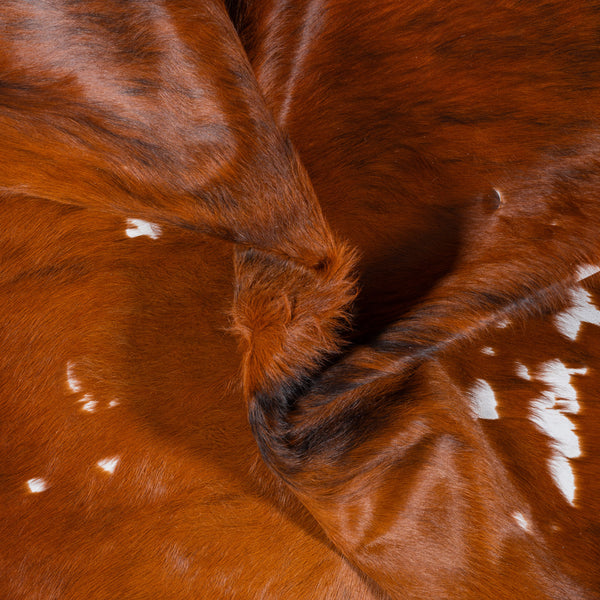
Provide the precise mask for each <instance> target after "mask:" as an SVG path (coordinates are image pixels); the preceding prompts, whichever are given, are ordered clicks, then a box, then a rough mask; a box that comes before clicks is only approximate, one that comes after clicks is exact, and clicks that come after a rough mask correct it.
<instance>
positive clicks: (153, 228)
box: [125, 219, 161, 240]
mask: <svg viewBox="0 0 600 600" xmlns="http://www.w3.org/2000/svg"><path fill="white" fill-rule="evenodd" d="M127 225H128V226H129V227H127V229H125V233H126V234H127V236H128V237H130V238H134V237H139V236H141V235H147V236H148V237H150V238H152V239H153V240H157V239H158V238H159V237H160V234H161V228H160V226H159V225H156V223H149V222H148V221H143V220H142V219H127Z"/></svg>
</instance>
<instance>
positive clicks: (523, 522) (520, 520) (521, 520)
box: [512, 512, 531, 531]
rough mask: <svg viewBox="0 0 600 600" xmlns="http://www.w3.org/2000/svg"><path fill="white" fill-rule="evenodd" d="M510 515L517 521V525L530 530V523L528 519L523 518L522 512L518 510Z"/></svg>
mask: <svg viewBox="0 0 600 600" xmlns="http://www.w3.org/2000/svg"><path fill="white" fill-rule="evenodd" d="M512 517H513V519H514V520H515V521H516V522H517V524H518V525H519V527H520V528H521V529H524V530H525V531H531V525H530V523H529V521H528V520H527V519H526V518H525V516H524V515H523V513H520V512H516V513H513V514H512Z"/></svg>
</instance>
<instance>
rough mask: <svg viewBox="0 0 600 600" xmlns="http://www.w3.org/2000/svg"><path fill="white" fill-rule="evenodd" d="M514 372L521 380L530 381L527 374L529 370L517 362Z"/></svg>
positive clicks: (529, 375) (529, 376)
mask: <svg viewBox="0 0 600 600" xmlns="http://www.w3.org/2000/svg"><path fill="white" fill-rule="evenodd" d="M516 370H517V375H518V376H519V377H520V378H521V379H527V381H531V374H530V373H529V369H528V368H527V367H526V366H525V365H524V364H523V363H520V362H518V363H517V369H516Z"/></svg>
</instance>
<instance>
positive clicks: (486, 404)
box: [469, 379, 499, 419]
mask: <svg viewBox="0 0 600 600" xmlns="http://www.w3.org/2000/svg"><path fill="white" fill-rule="evenodd" d="M469 395H470V396H471V400H472V402H473V411H474V413H475V416H476V417H478V418H479V419H498V418H499V417H498V411H497V410H496V407H497V406H498V403H497V401H496V394H495V393H494V390H493V389H492V388H491V386H490V384H489V383H488V382H487V381H485V379H478V380H477V381H476V382H475V383H474V384H473V387H472V388H471V389H470V390H469Z"/></svg>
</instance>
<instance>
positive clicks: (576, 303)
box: [554, 287, 600, 340]
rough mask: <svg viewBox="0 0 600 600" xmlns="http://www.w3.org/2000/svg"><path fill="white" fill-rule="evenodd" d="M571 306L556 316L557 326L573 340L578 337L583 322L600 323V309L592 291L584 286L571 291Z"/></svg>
mask: <svg viewBox="0 0 600 600" xmlns="http://www.w3.org/2000/svg"><path fill="white" fill-rule="evenodd" d="M570 296H571V307H570V308H568V309H567V310H565V311H563V312H560V313H558V314H557V315H556V316H555V317H554V323H555V324H556V328H557V329H558V330H559V331H560V332H561V333H562V334H563V335H564V336H566V337H568V338H570V339H571V340H575V339H577V335H578V334H579V330H580V329H581V324H582V323H592V324H594V325H600V310H598V309H597V308H596V306H595V304H594V303H593V302H592V296H591V295H590V293H589V292H588V291H587V290H585V289H584V288H582V287H577V288H575V289H573V290H571V291H570Z"/></svg>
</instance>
